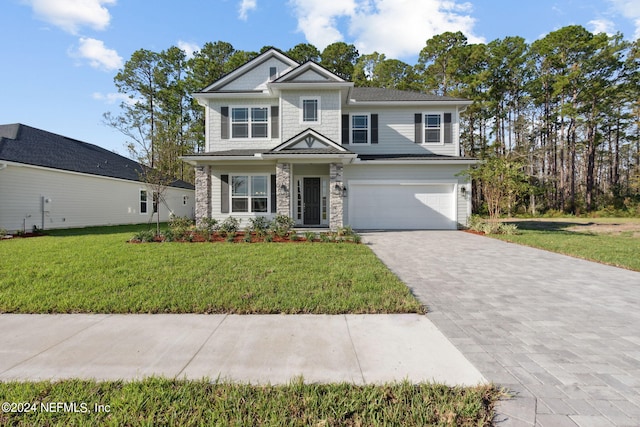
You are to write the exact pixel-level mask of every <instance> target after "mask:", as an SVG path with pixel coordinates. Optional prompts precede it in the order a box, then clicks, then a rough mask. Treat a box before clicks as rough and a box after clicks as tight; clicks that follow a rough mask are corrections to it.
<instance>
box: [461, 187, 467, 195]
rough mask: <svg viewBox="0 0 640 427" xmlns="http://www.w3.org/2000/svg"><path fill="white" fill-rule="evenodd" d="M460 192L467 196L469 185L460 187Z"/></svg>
mask: <svg viewBox="0 0 640 427" xmlns="http://www.w3.org/2000/svg"><path fill="white" fill-rule="evenodd" d="M460 194H461V195H462V197H467V187H466V186H465V185H463V186H461V187H460Z"/></svg>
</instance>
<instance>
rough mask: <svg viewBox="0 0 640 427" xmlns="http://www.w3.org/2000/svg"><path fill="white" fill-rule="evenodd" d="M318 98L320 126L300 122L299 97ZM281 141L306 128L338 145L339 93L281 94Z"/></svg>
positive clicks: (296, 92) (308, 92) (305, 92)
mask: <svg viewBox="0 0 640 427" xmlns="http://www.w3.org/2000/svg"><path fill="white" fill-rule="evenodd" d="M301 96H305V97H319V98H320V108H321V111H320V124H313V125H310V124H308V123H301V121H300V97H301ZM281 116H282V141H286V140H288V139H290V138H292V137H294V136H296V135H297V134H299V133H300V132H302V131H304V130H306V129H307V128H312V129H314V130H315V131H317V132H319V133H321V134H322V135H324V136H326V137H327V138H329V139H331V140H333V141H335V142H337V143H340V92H339V91H337V90H336V91H286V92H283V93H282V111H281Z"/></svg>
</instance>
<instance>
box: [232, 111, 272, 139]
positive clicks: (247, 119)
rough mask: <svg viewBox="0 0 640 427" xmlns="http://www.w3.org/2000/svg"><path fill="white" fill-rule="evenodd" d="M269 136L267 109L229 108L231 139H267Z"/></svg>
mask: <svg viewBox="0 0 640 427" xmlns="http://www.w3.org/2000/svg"><path fill="white" fill-rule="evenodd" d="M268 136H269V108H267V107H233V108H231V138H267V137H268Z"/></svg>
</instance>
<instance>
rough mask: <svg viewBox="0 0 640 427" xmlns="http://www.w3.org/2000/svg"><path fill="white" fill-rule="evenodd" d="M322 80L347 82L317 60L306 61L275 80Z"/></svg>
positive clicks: (292, 81)
mask: <svg viewBox="0 0 640 427" xmlns="http://www.w3.org/2000/svg"><path fill="white" fill-rule="evenodd" d="M308 81H316V82H317V81H322V82H333V83H345V80H344V79H342V78H340V77H339V76H337V75H335V74H334V73H332V72H331V71H329V70H327V69H326V68H324V67H322V66H321V65H319V64H316V63H315V62H311V61H309V62H305V63H304V64H302V65H300V66H299V67H297V68H294V69H293V70H291V71H290V72H288V73H287V74H285V75H283V76H282V77H280V78H279V79H277V80H276V81H275V83H295V82H308Z"/></svg>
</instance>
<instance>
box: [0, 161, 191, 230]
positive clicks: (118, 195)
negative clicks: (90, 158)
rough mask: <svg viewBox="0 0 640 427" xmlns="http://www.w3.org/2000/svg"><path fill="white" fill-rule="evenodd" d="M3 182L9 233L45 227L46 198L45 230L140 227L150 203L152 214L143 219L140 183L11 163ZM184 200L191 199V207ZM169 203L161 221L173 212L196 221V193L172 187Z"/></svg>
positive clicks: (4, 223)
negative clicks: (47, 202) (46, 207)
mask: <svg viewBox="0 0 640 427" xmlns="http://www.w3.org/2000/svg"><path fill="white" fill-rule="evenodd" d="M0 183H1V185H0V200H2V203H0V227H2V228H6V229H8V230H10V231H16V230H18V229H20V230H21V229H22V228H23V226H25V227H26V229H27V231H30V230H31V229H32V227H33V226H34V225H35V226H37V227H38V228H41V227H42V208H41V197H42V196H45V197H47V198H50V199H51V207H50V211H49V212H47V213H45V218H44V228H45V229H51V228H71V227H87V226H93V225H113V224H137V223H143V222H148V221H149V220H150V219H151V218H150V213H151V211H152V203H151V199H150V198H149V204H148V206H149V214H140V190H142V189H145V185H144V183H141V182H133V181H126V180H122V179H115V178H105V177H100V176H94V175H87V174H80V173H73V172H66V171H60V170H55V169H47V168H37V167H31V166H13V165H11V164H10V165H8V166H7V168H6V169H4V170H0ZM183 196H187V204H186V205H184V204H183ZM165 198H166V200H167V205H168V207H167V206H165V205H161V206H160V208H159V211H160V219H161V220H162V221H166V220H167V219H168V217H169V214H170V213H173V214H175V215H176V216H188V217H190V218H192V217H193V215H194V202H195V193H194V191H193V190H186V189H177V188H169V189H168V190H167V192H166V194H165ZM154 218H155V216H154ZM23 221H24V222H23Z"/></svg>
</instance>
